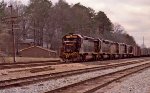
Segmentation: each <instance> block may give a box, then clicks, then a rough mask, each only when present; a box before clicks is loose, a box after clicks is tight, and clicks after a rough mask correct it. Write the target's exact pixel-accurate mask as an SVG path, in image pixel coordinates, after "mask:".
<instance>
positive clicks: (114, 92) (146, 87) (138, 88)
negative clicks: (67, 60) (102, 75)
mask: <svg viewBox="0 0 150 93" xmlns="http://www.w3.org/2000/svg"><path fill="white" fill-rule="evenodd" d="M94 93H150V69H147V70H144V71H142V72H140V73H135V74H133V75H131V76H129V77H126V78H124V79H121V80H120V81H119V82H115V83H112V84H110V85H108V86H107V87H105V88H103V89H101V90H98V91H96V92H94Z"/></svg>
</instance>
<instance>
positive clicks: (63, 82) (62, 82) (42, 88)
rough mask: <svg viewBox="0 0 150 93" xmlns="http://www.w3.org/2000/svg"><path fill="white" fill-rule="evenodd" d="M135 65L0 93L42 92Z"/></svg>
mask: <svg viewBox="0 0 150 93" xmlns="http://www.w3.org/2000/svg"><path fill="white" fill-rule="evenodd" d="M147 63H148V61H147ZM137 65H139V64H134V65H129V66H122V67H117V68H115V69H106V70H100V71H95V72H88V73H84V74H80V75H75V76H69V77H64V78H60V79H52V80H49V81H44V82H38V83H35V84H31V85H28V86H23V87H14V88H9V89H2V90H0V93H42V92H46V91H50V90H53V89H56V88H60V87H62V86H66V85H69V84H73V83H76V82H79V81H82V80H86V79H90V78H93V77H97V76H100V75H104V74H107V73H110V72H114V71H118V70H122V69H125V68H130V67H133V66H137ZM108 93H111V92H108ZM113 93H116V92H113ZM118 93H119V92H118ZM125 93H128V92H125ZM135 93H136V92H135ZM139 93H140V92H139ZM141 93H143V92H141Z"/></svg>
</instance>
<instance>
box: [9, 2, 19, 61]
mask: <svg viewBox="0 0 150 93" xmlns="http://www.w3.org/2000/svg"><path fill="white" fill-rule="evenodd" d="M9 7H10V9H11V31H12V37H13V61H14V63H15V62H16V46H15V45H16V44H15V32H14V20H13V18H17V17H13V16H12V10H13V6H12V5H10V6H9Z"/></svg>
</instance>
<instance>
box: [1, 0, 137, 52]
mask: <svg viewBox="0 0 150 93" xmlns="http://www.w3.org/2000/svg"><path fill="white" fill-rule="evenodd" d="M11 3H12V5H13V9H12V11H13V12H12V14H11V13H10V7H9V6H8V4H7V3H6V2H4V1H1V2H0V47H1V48H4V50H5V52H8V51H9V50H8V49H9V47H11V45H12V34H11V30H9V28H11V24H10V22H9V21H8V20H9V19H7V17H10V15H11V16H16V17H17V19H14V21H15V22H14V23H15V24H14V28H16V29H14V31H15V36H16V43H17V44H18V43H19V42H21V41H22V40H26V39H34V43H35V45H38V46H44V45H45V46H46V47H47V48H49V49H52V50H59V48H60V46H61V38H62V36H63V35H65V34H67V33H77V34H81V35H86V36H91V37H95V38H100V39H107V40H112V41H115V42H121V43H126V44H130V45H135V44H136V42H135V40H134V38H133V37H132V36H130V35H129V34H128V33H126V31H125V28H124V27H123V26H121V25H120V24H119V23H112V22H111V20H110V19H109V18H108V17H107V15H106V14H105V13H104V12H103V11H99V12H95V10H94V9H92V8H90V7H86V6H84V5H82V4H80V3H76V4H72V5H69V4H68V3H67V2H66V1H64V0H59V1H58V2H57V3H55V4H53V3H52V2H51V1H50V0H30V3H29V4H28V5H24V4H22V3H20V2H17V3H16V2H11ZM17 28H18V29H17Z"/></svg>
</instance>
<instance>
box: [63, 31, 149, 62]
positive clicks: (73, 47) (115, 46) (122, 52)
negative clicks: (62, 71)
mask: <svg viewBox="0 0 150 93" xmlns="http://www.w3.org/2000/svg"><path fill="white" fill-rule="evenodd" d="M149 55H150V49H147V48H144V49H141V48H140V47H139V46H137V45H135V46H132V45H127V44H124V43H117V42H113V41H109V40H102V39H99V38H92V37H88V36H82V35H80V34H73V33H71V34H67V35H65V36H64V37H63V38H62V47H61V52H60V58H62V60H63V61H88V60H93V61H94V60H103V59H119V58H130V57H140V56H149Z"/></svg>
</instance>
